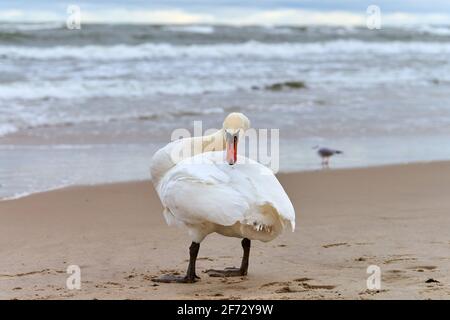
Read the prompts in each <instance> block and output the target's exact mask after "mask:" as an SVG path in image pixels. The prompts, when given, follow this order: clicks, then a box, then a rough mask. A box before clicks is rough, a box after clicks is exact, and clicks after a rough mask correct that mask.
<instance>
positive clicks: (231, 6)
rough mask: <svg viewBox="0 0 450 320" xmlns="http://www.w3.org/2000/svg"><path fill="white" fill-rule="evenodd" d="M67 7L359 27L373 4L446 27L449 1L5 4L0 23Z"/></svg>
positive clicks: (391, 15) (8, 0) (152, 17)
mask: <svg viewBox="0 0 450 320" xmlns="http://www.w3.org/2000/svg"><path fill="white" fill-rule="evenodd" d="M69 4H74V5H78V6H79V7H80V9H81V12H82V21H84V22H135V23H233V24H268V25H270V24H294V25H295V24H298V25H303V24H343V25H357V24H364V21H365V16H366V9H367V7H368V6H369V5H377V6H378V7H380V9H381V13H382V19H383V22H384V23H387V24H416V23H419V24H422V23H426V24H450V0H433V1H431V0H377V1H374V0H372V1H366V0H335V1H331V0H252V1H242V0H241V1H238V0H228V1H225V0H191V1H186V0H150V1H144V0H123V1H120V0H91V1H76V0H74V1H64V0H3V1H1V2H0V21H55V20H57V21H64V20H65V17H66V16H67V13H66V8H67V6H68V5H69Z"/></svg>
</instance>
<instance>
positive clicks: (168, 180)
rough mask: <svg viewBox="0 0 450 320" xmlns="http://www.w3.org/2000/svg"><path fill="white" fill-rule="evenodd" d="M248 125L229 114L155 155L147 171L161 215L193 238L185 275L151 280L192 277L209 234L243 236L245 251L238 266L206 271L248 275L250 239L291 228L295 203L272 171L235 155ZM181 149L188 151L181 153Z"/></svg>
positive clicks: (263, 238)
mask: <svg viewBox="0 0 450 320" xmlns="http://www.w3.org/2000/svg"><path fill="white" fill-rule="evenodd" d="M249 127H250V122H249V120H248V118H247V117H246V116H244V115H243V114H241V113H231V114H230V115H228V116H227V117H226V119H225V121H224V123H223V127H222V129H221V130H219V131H218V132H216V133H215V134H213V135H210V136H204V137H194V138H185V139H181V140H177V141H174V142H171V143H169V144H168V145H167V146H165V147H164V148H162V149H160V150H159V151H157V152H156V153H155V155H154V156H153V158H152V163H151V167H150V171H151V175H152V182H153V185H154V186H155V189H156V191H157V193H158V195H159V198H160V199H161V202H162V205H163V207H164V217H165V219H166V221H167V223H168V224H169V225H178V226H184V227H186V228H187V229H188V231H189V234H190V236H191V239H192V244H191V247H190V262H189V267H188V270H187V274H186V276H175V275H164V276H162V277H159V278H156V279H154V281H157V282H195V281H196V279H197V278H198V277H197V275H196V273H195V262H196V258H197V254H198V250H199V248H200V242H202V240H203V239H204V238H205V237H206V236H207V235H208V234H210V233H213V232H217V233H219V234H222V235H224V236H229V237H236V238H243V240H242V247H243V249H244V256H243V259H242V264H241V267H240V268H226V269H225V270H207V271H206V272H207V273H208V274H209V275H210V276H242V275H246V274H247V269H248V258H249V252H250V240H261V241H270V240H273V239H274V238H276V237H277V236H278V235H279V234H280V233H281V232H282V230H283V229H284V228H285V227H291V228H292V231H294V228H295V212H294V208H293V206H292V203H291V201H290V200H289V198H288V196H287V195H286V193H285V191H284V189H283V187H282V186H281V184H280V183H279V182H278V180H277V179H276V177H275V176H274V174H273V173H272V171H271V170H270V169H268V168H266V167H265V166H263V165H261V164H259V163H258V162H256V161H252V160H250V159H248V158H245V157H244V156H239V157H238V155H237V146H238V142H239V137H242V135H243V133H244V131H245V130H247V129H248V128H249ZM180 150H185V151H186V150H191V153H190V154H189V155H188V156H184V157H183V156H182V155H181V156H180V152H179V151H180ZM224 150H225V152H224Z"/></svg>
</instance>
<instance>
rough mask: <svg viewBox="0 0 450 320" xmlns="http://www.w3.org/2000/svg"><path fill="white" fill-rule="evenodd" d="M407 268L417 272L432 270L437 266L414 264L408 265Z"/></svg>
mask: <svg viewBox="0 0 450 320" xmlns="http://www.w3.org/2000/svg"><path fill="white" fill-rule="evenodd" d="M408 269H412V270H414V271H417V272H425V271H433V270H435V269H437V267H436V266H414V267H409V268H408Z"/></svg>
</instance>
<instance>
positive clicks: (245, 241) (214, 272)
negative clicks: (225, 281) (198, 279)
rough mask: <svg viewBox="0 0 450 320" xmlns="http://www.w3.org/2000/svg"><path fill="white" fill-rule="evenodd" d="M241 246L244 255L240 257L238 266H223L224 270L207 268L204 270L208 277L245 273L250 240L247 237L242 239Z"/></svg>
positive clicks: (234, 275)
mask: <svg viewBox="0 0 450 320" xmlns="http://www.w3.org/2000/svg"><path fill="white" fill-rule="evenodd" d="M242 248H243V249H244V255H243V257H242V262H241V267H240V268H225V269H224V270H214V269H209V270H206V271H205V272H206V273H207V274H208V275H209V276H210V277H242V276H246V275H247V270H248V258H249V255H250V240H249V239H247V238H244V239H242Z"/></svg>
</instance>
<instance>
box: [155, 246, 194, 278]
mask: <svg viewBox="0 0 450 320" xmlns="http://www.w3.org/2000/svg"><path fill="white" fill-rule="evenodd" d="M199 249H200V243H196V242H192V243H191V246H190V247H189V266H188V269H187V271H186V275H185V276H179V275H175V274H165V275H162V276H159V277H157V278H154V279H152V281H153V282H163V283H194V282H196V281H197V279H200V277H198V276H197V274H196V273H195V262H196V261H197V254H198V250H199Z"/></svg>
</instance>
